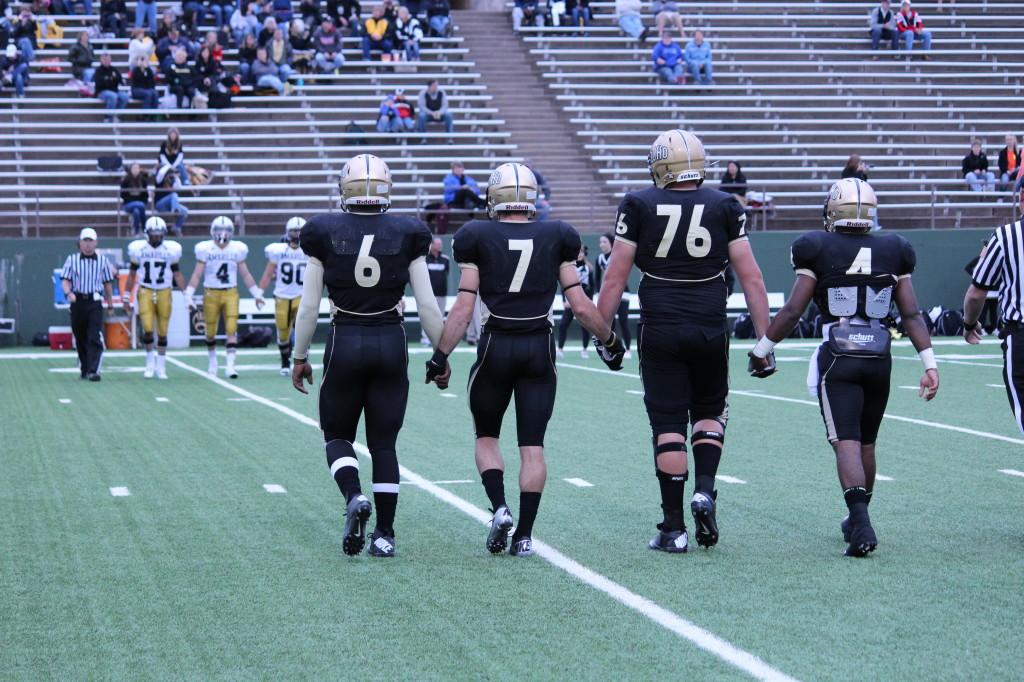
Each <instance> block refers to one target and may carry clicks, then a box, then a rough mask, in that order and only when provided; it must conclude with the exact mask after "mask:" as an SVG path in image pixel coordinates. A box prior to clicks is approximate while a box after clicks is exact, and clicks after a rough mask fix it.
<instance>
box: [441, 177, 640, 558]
mask: <svg viewBox="0 0 1024 682" xmlns="http://www.w3.org/2000/svg"><path fill="white" fill-rule="evenodd" d="M536 202H537V180H536V178H535V177H534V175H533V172H532V171H530V169H529V168H527V167H526V166H524V165H522V164H518V163H506V164H503V165H501V166H499V167H498V168H497V170H495V171H494V172H493V173H492V174H491V177H490V180H489V181H488V186H487V214H488V215H489V216H490V218H491V220H473V221H471V222H469V223H466V224H465V225H464V226H463V227H462V228H461V229H460V230H459V231H458V232H457V233H456V234H455V239H454V242H453V245H452V249H453V252H454V255H455V261H456V262H457V263H458V264H459V267H460V268H461V270H462V276H461V279H460V280H459V294H458V297H457V298H456V300H455V305H454V306H453V307H452V310H451V312H450V313H449V314H448V321H447V322H446V323H445V326H444V334H443V336H442V338H441V343H440V345H438V346H437V350H436V351H435V352H434V356H433V357H432V358H431V359H430V360H429V361H428V362H427V381H430V380H431V379H434V378H435V377H437V378H439V379H440V381H439V382H438V385H439V386H441V387H443V386H445V385H447V382H446V380H444V379H443V376H444V373H446V372H448V371H450V370H449V368H448V355H449V354H450V353H451V352H452V350H454V349H455V346H456V345H457V344H458V342H459V339H461V338H462V334H463V333H464V332H465V331H466V326H467V325H468V324H469V320H470V317H471V316H472V314H473V306H474V304H475V302H476V298H477V295H478V294H479V296H480V298H481V299H482V300H483V303H484V306H485V307H486V312H487V317H486V321H485V322H484V327H483V334H482V335H481V337H480V343H479V346H478V348H477V361H476V363H475V364H474V365H473V368H472V370H471V371H470V375H469V407H470V411H471V412H472V413H473V423H474V426H475V429H476V464H477V468H478V469H479V471H480V478H481V480H482V481H483V484H484V489H485V490H486V491H487V497H488V498H489V499H490V502H491V511H493V512H494V518H493V519H492V522H491V529H490V531H489V533H488V535H487V549H488V550H489V551H490V552H492V553H493V554H498V553H500V552H503V551H504V550H505V547H506V543H507V542H508V532H509V530H510V529H511V528H512V523H513V522H512V514H511V512H510V511H509V508H508V505H507V504H506V502H505V484H504V470H505V464H504V461H503V460H502V458H501V451H500V450H499V448H498V435H499V433H500V431H501V421H502V418H503V417H504V415H505V410H506V409H508V405H509V401H511V399H512V396H513V395H514V396H515V401H516V430H517V434H518V438H519V454H520V456H521V457H522V468H521V469H520V474H519V489H520V496H519V523H518V524H517V525H516V530H515V533H514V535H513V537H512V544H511V547H510V548H509V553H510V554H512V555H514V556H529V555H531V554H533V541H532V539H531V533H532V531H533V522H534V520H535V519H536V516H537V508H538V507H539V505H540V497H541V492H542V491H543V490H544V481H545V479H546V477H547V467H546V465H545V464H544V433H545V431H546V430H547V426H548V421H549V420H550V418H551V412H552V409H553V408H554V404H555V382H556V378H555V348H554V343H553V340H552V336H551V303H552V301H553V300H554V297H555V293H556V290H557V287H558V285H559V284H561V286H562V291H563V293H564V294H565V297H566V300H567V301H568V303H569V305H570V306H571V308H572V311H573V313H574V314H575V316H576V319H577V320H579V322H580V324H582V325H583V326H584V327H585V328H586V329H587V330H588V331H590V333H592V334H594V338H595V344H596V345H597V347H598V352H599V353H600V354H601V357H602V359H603V360H604V361H605V363H606V364H608V366H609V367H611V368H612V369H619V368H621V366H622V356H623V354H624V352H625V348H624V347H623V346H622V342H621V341H619V340H618V338H617V337H616V336H615V334H613V333H612V331H611V328H610V327H609V326H608V324H607V323H606V322H604V321H603V320H602V319H601V317H600V315H598V312H597V308H595V307H594V304H593V303H592V302H591V301H590V299H589V298H587V296H586V294H584V293H583V289H582V287H581V286H580V280H579V275H578V274H577V272H576V265H575V261H576V256H577V255H578V254H579V252H580V236H579V234H577V233H576V230H574V229H573V228H572V226H570V225H568V224H566V223H563V222H561V221H558V220H551V221H537V220H535V217H536V214H537V208H536ZM597 339H603V340H604V341H603V343H599V342H598V341H597Z"/></svg>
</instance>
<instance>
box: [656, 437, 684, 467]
mask: <svg viewBox="0 0 1024 682" xmlns="http://www.w3.org/2000/svg"><path fill="white" fill-rule="evenodd" d="M666 452H682V453H683V454H684V455H685V454H686V442H685V441H679V440H674V441H670V442H668V443H662V444H661V445H658V444H657V443H655V444H654V468H655V469H657V468H658V455H660V454H663V453H666Z"/></svg>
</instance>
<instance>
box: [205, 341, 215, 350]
mask: <svg viewBox="0 0 1024 682" xmlns="http://www.w3.org/2000/svg"><path fill="white" fill-rule="evenodd" d="M206 347H207V348H216V347H217V339H206Z"/></svg>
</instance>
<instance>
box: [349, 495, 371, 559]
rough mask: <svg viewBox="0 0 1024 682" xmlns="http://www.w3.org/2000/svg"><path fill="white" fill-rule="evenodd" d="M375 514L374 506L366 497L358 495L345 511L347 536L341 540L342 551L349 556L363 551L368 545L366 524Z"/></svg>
mask: <svg viewBox="0 0 1024 682" xmlns="http://www.w3.org/2000/svg"><path fill="white" fill-rule="evenodd" d="M372 513H373V506H372V505H371V504H370V501H369V500H368V499H366V496H365V495H356V496H355V497H353V498H352V501H351V502H349V503H348V507H347V508H346V510H345V534H344V535H343V536H342V538H341V549H342V551H343V552H345V554H347V555H349V556H355V555H357V554H359V553H360V552H361V551H363V545H365V544H366V522H367V521H368V520H369V519H370V514H372Z"/></svg>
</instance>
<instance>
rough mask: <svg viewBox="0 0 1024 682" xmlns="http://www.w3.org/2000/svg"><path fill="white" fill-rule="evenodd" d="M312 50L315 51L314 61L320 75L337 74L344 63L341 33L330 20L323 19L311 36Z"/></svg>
mask: <svg viewBox="0 0 1024 682" xmlns="http://www.w3.org/2000/svg"><path fill="white" fill-rule="evenodd" d="M313 48H314V49H315V50H316V57H315V58H314V61H315V62H316V67H317V69H319V70H320V73H331V72H337V71H338V69H340V68H341V67H342V65H343V64H344V63H345V58H344V57H343V56H342V55H341V33H340V32H339V31H338V29H336V28H335V27H334V22H333V21H331V20H330V19H324V21H323V23H322V24H320V28H318V29H317V30H316V33H314V34H313Z"/></svg>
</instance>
